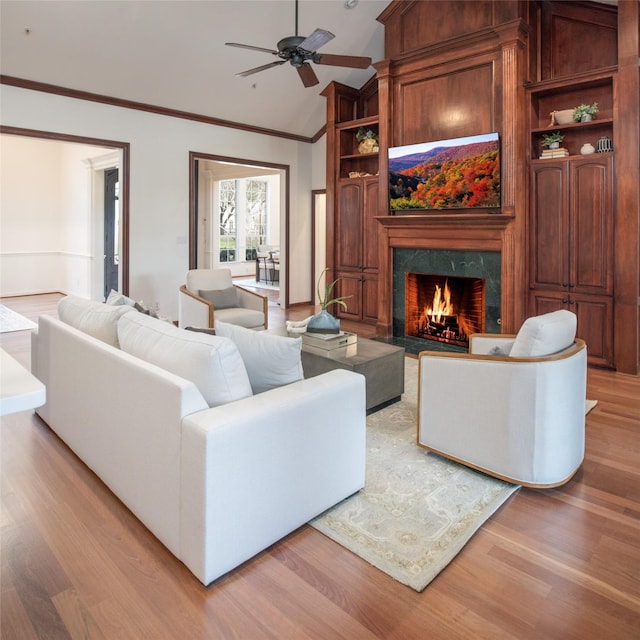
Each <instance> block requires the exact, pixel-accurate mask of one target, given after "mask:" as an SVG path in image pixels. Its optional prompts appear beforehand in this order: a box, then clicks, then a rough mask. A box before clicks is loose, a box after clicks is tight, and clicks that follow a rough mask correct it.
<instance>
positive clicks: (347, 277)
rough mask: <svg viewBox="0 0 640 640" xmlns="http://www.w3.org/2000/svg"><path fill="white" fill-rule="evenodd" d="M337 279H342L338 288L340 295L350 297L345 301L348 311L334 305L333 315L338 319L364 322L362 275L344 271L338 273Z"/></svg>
mask: <svg viewBox="0 0 640 640" xmlns="http://www.w3.org/2000/svg"><path fill="white" fill-rule="evenodd" d="M337 277H338V278H339V279H340V280H339V281H338V284H337V286H336V288H337V290H338V293H339V295H341V296H348V299H347V300H345V303H346V304H347V309H346V310H345V309H344V307H342V306H341V305H334V308H333V311H331V313H333V315H335V316H336V317H338V318H345V319H349V320H362V275H361V274H359V273H357V274H356V273H353V272H349V271H342V272H338V273H337Z"/></svg>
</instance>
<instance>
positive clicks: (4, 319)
mask: <svg viewBox="0 0 640 640" xmlns="http://www.w3.org/2000/svg"><path fill="white" fill-rule="evenodd" d="M37 328H38V325H37V324H36V323H35V322H32V321H31V320H29V319H28V318H25V317H24V316H21V315H20V314H19V313H16V312H15V311H13V310H11V309H9V307H5V306H4V305H3V304H0V333H8V332H10V331H26V330H27V329H37Z"/></svg>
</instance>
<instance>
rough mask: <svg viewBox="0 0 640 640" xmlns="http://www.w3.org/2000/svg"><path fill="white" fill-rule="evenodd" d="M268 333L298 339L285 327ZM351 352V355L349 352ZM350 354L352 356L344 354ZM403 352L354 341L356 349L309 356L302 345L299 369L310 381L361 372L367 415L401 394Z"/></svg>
mask: <svg viewBox="0 0 640 640" xmlns="http://www.w3.org/2000/svg"><path fill="white" fill-rule="evenodd" d="M269 331H270V332H271V333H278V334H279V335H288V336H291V337H298V336H299V334H293V333H287V329H286V327H282V328H278V329H273V330H272V329H270V330H269ZM353 351H355V353H353ZM347 353H350V354H351V353H352V355H346V354H347ZM404 357H405V353H404V349H403V348H402V347H396V346H394V345H390V344H386V343H385V342H378V341H377V340H368V339H367V338H358V342H357V346H356V349H355V350H354V349H350V350H349V351H347V349H343V350H342V353H341V354H339V355H333V356H331V357H329V356H325V355H319V354H318V353H317V352H314V353H310V352H309V351H306V350H305V344H304V342H303V343H302V367H303V369H304V377H305V378H312V377H314V376H317V375H320V374H321V373H326V372H327V371H333V370H334V369H347V370H349V371H355V372H356V373H361V374H362V375H363V376H364V377H365V379H366V387H367V403H366V404H367V413H373V412H374V411H378V410H379V409H382V408H384V407H386V406H388V405H390V404H393V403H394V402H397V401H398V400H400V396H401V395H402V394H403V393H404Z"/></svg>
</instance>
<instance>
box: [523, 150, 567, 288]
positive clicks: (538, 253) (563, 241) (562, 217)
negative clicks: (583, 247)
mask: <svg viewBox="0 0 640 640" xmlns="http://www.w3.org/2000/svg"><path fill="white" fill-rule="evenodd" d="M567 183H568V163H567V162H566V161H563V162H560V161H558V162H556V161H553V160H545V161H543V162H540V163H537V164H535V165H534V166H533V169H532V176H531V217H530V221H531V229H530V230H529V237H530V247H531V249H530V275H529V279H530V286H531V287H534V288H535V287H537V286H546V287H550V286H551V287H558V288H563V287H566V286H567V284H568V282H567V280H568V276H569V241H568V237H569V201H568V195H569V191H568V188H567V187H568V184H567Z"/></svg>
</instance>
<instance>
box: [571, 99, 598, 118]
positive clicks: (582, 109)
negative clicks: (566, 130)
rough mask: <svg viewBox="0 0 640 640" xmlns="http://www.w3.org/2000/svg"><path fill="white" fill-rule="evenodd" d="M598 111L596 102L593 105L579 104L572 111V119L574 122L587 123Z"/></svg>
mask: <svg viewBox="0 0 640 640" xmlns="http://www.w3.org/2000/svg"><path fill="white" fill-rule="evenodd" d="M598 111H600V109H599V108H598V103H597V102H594V103H593V104H581V105H578V106H577V107H576V108H575V109H574V110H573V119H574V120H575V122H589V121H590V120H592V119H593V116H595V115H596V113H598Z"/></svg>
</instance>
